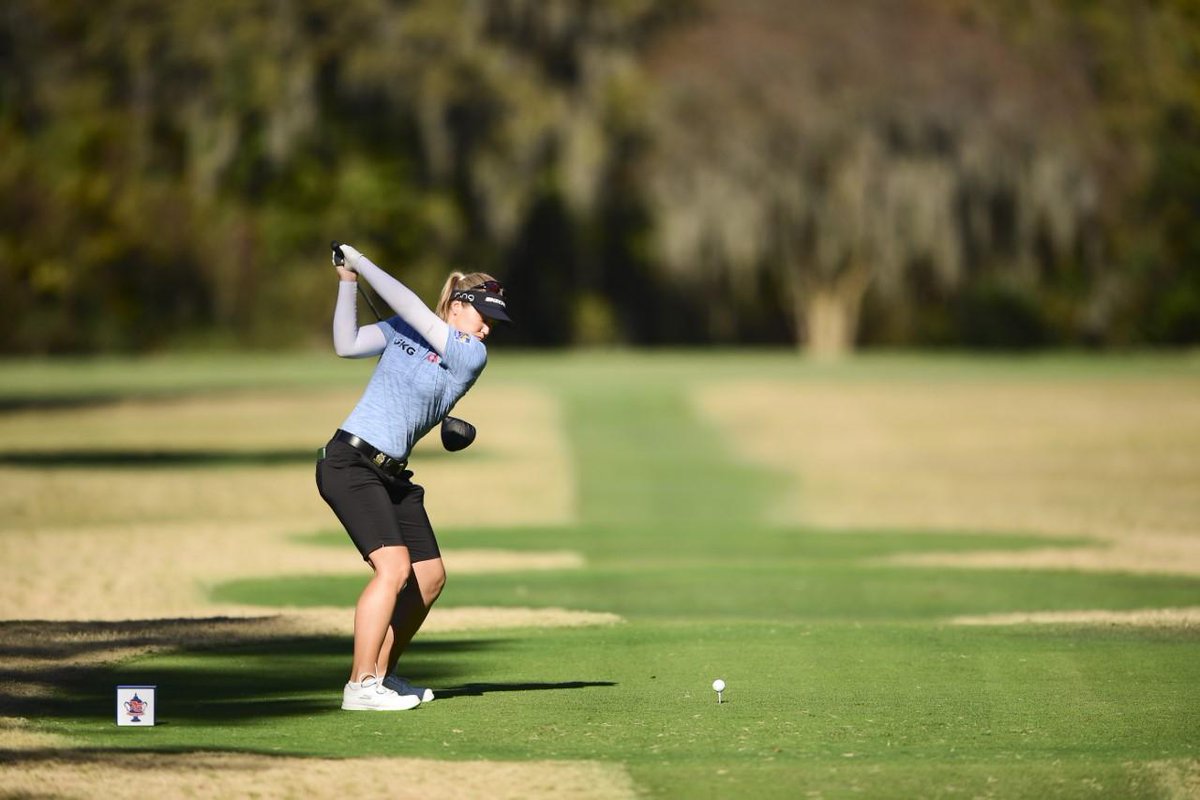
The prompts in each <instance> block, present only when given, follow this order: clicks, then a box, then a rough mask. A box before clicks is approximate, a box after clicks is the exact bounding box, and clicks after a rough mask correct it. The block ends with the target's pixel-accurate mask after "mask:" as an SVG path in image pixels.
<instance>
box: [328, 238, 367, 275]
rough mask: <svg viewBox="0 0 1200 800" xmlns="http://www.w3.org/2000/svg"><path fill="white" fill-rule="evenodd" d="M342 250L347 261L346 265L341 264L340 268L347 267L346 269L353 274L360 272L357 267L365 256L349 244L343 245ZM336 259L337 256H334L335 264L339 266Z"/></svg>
mask: <svg viewBox="0 0 1200 800" xmlns="http://www.w3.org/2000/svg"><path fill="white" fill-rule="evenodd" d="M340 249H341V251H342V255H343V256H344V257H345V259H346V261H345V263H344V264H341V265H340V266H343V267H345V268H346V269H348V270H350V271H351V272H358V270H357V269H355V265H357V264H358V260H359V259H360V258H362V257H363V254H362V253H360V252H358V251H357V250H355V249H354V248H353V247H351V246H350V245H348V244H343V245H341V246H340ZM336 258H337V256H336V254H335V255H334V259H335V261H334V264H337V261H336Z"/></svg>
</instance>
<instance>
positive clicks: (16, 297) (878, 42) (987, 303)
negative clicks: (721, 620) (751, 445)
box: [0, 0, 1200, 354]
mask: <svg viewBox="0 0 1200 800" xmlns="http://www.w3.org/2000/svg"><path fill="white" fill-rule="evenodd" d="M1198 143H1200V6H1197V4H1196V3H1194V2H1192V0H1153V1H1152V0H1142V1H1141V2H1138V1H1136V0H1120V1H1119V2H1112V3H1087V2H1078V1H1077V0H1053V1H1052V2H1047V1H1046V0H1043V1H1042V2H1039V1H1038V0H999V1H997V0H907V1H906V2H888V1H887V0H862V1H861V2H856V3H851V4H835V3H827V2H819V1H818V0H807V1H805V0H610V1H609V2H603V1H602V0H493V1H492V2H487V1H486V0H410V1H409V2H381V0H338V2H334V1H333V0H204V2H198V1H196V2H193V1H190V0H180V1H179V2H165V3H164V2H160V1H159V0H102V1H100V2H96V1H95V0H9V1H8V2H6V3H4V4H3V6H2V7H0V351H2V352H6V353H10V354H11V353H59V352H100V351H146V350H153V349H160V348H163V347H168V346H212V345H230V346H233V345H249V346H256V347H258V346H291V345H297V344H307V343H311V342H317V341H323V340H324V338H325V337H326V336H327V325H328V318H329V314H330V310H331V303H332V299H333V296H334V286H333V281H334V275H333V273H332V270H331V269H329V267H328V261H327V255H326V252H327V245H328V241H329V240H330V239H331V238H344V239H345V240H347V241H350V242H352V243H353V244H355V245H356V246H358V247H359V248H360V249H362V250H363V251H364V252H366V253H368V254H369V255H371V256H372V257H373V258H375V259H376V260H377V261H378V262H379V263H380V264H381V265H383V266H385V267H387V268H388V269H390V270H392V271H393V272H395V273H396V274H397V275H398V276H400V277H402V278H403V279H404V280H406V281H407V282H409V283H410V285H412V286H413V287H414V288H415V289H417V290H418V291H419V292H421V293H422V294H423V295H425V296H426V297H432V296H433V295H434V293H435V292H436V289H437V287H438V286H440V283H441V281H442V280H443V278H444V276H445V273H446V272H447V271H449V270H450V269H453V268H462V267H469V268H472V269H476V268H478V269H485V270H488V271H492V272H494V273H496V274H497V275H499V276H500V277H502V278H503V279H504V280H505V282H506V284H507V285H508V287H509V289H510V294H511V304H512V307H513V309H514V312H515V314H516V316H517V318H518V320H519V323H518V324H517V325H516V326H513V327H512V328H511V329H510V330H508V331H506V332H505V334H504V337H505V338H506V339H507V340H509V341H517V342H524V343H528V344H534V345H564V344H579V343H582V344H590V343H613V342H619V343H629V344H677V343H691V344H702V343H771V342H774V343H782V342H795V343H798V344H801V345H804V346H807V347H808V348H810V349H812V350H814V351H817V352H823V353H836V352H840V351H842V350H845V349H847V348H849V347H853V346H855V345H862V344H866V345H871V344H897V345H917V346H929V345H966V346H976V347H1039V346H1057V345H1087V346H1128V345H1163V344H1172V345H1179V344H1194V343H1196V342H1200V229H1198V228H1197V225H1196V220H1197V219H1198V218H1200V144H1198Z"/></svg>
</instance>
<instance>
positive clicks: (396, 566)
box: [317, 245, 508, 711]
mask: <svg viewBox="0 0 1200 800" xmlns="http://www.w3.org/2000/svg"><path fill="white" fill-rule="evenodd" d="M340 251H341V252H340V255H341V257H342V258H339V257H338V255H339V254H338V253H337V252H336V251H335V256H334V265H335V266H337V270H338V275H339V276H340V278H341V282H340V284H339V285H338V297H337V306H336V308H335V310H334V315H333V346H334V350H335V351H336V352H337V354H338V355H339V356H342V357H344V358H362V357H365V356H380V359H379V364H378V366H376V367H375V372H374V373H373V374H372V375H371V380H370V382H369V383H368V384H367V388H366V390H365V391H364V392H363V395H362V398H361V399H360V400H359V401H358V405H356V406H355V407H354V410H353V411H351V412H350V416H349V417H347V418H346V421H345V422H344V423H342V427H341V428H339V429H338V431H337V432H336V433H335V434H334V435H333V438H332V439H330V440H329V444H328V445H326V447H325V454H324V456H323V457H322V458H321V460H320V461H318V462H317V488H318V490H319V491H320V492H321V497H322V498H324V499H325V502H326V503H328V504H329V506H330V508H332V509H333V512H334V513H335V514H336V515H337V517H338V519H339V520H340V521H341V523H342V525H343V526H345V528H346V531H347V533H349V534H350V538H351V539H352V540H354V544H355V546H356V547H357V548H358V551H359V552H360V553H361V554H362V557H363V559H364V560H366V562H367V563H368V564H370V565H371V568H372V569H373V570H374V571H375V575H374V577H372V578H371V580H370V582H368V583H367V586H366V588H365V589H363V591H362V594H361V595H360V596H359V598H358V604H357V605H356V606H355V609H354V663H353V665H352V667H351V670H350V680H349V682H348V683H347V684H346V688H345V691H344V692H343V695H342V708H344V709H347V710H350V711H368V710H377V711H402V710H405V709H409V708H414V707H416V706H418V705H420V704H421V702H422V701H425V702H429V701H430V700H432V699H433V692H431V691H430V690H429V689H426V688H423V687H419V686H413V685H412V684H410V683H409V682H408V681H407V680H406V679H404V678H401V677H399V676H397V675H396V674H394V670H395V666H396V661H397V659H399V658H400V654H401V653H403V652H404V648H405V647H407V646H408V643H409V642H410V641H412V638H413V635H414V634H415V633H416V632H417V630H418V629H419V628H420V627H421V623H423V622H424V621H425V616H426V615H427V614H428V613H429V609H430V607H431V606H432V605H433V603H434V601H435V600H437V598H438V595H439V594H440V593H441V591H442V586H443V585H444V584H445V582H446V571H445V568H444V567H443V566H442V558H441V552H440V551H439V550H438V543H437V539H436V538H435V537H434V535H433V528H432V526H431V525H430V524H429V517H428V515H426V513H425V490H424V489H423V488H422V487H421V486H418V485H417V484H415V483H413V482H412V481H411V478H412V472H410V471H409V470H408V469H407V466H408V455H409V453H410V452H411V450H412V447H413V445H414V444H415V443H416V442H417V440H418V439H420V438H421V437H422V436H424V435H425V434H426V433H428V432H429V431H430V430H431V429H433V427H434V426H436V425H438V423H440V422H441V421H442V420H443V419H444V418H445V417H446V415H447V414H449V413H450V410H451V409H452V408H454V404H455V403H456V402H458V400H459V398H461V397H462V396H463V395H464V394H466V393H467V390H468V389H470V388H471V385H472V384H474V383H475V380H476V378H478V377H479V374H480V373H481V372H483V368H484V366H485V365H486V364H487V348H486V347H484V344H483V342H484V340H485V339H487V336H488V333H489V331H490V329H491V321H492V320H504V321H507V320H508V314H507V313H506V305H505V301H504V289H503V288H502V287H501V286H500V284H499V283H497V282H496V281H495V280H494V279H493V278H492V277H491V276H490V275H486V274H483V273H478V272H477V273H471V274H468V275H464V274H462V273H459V272H456V273H453V274H452V275H451V276H450V277H449V278H448V279H447V281H446V285H445V286H444V287H443V289H442V295H441V299H440V300H439V301H438V305H437V312H436V313H435V312H433V311H430V310H429V309H428V308H426V307H425V305H424V303H422V302H421V300H420V299H419V298H418V297H417V296H416V295H415V294H413V292H412V291H410V290H409V289H408V288H407V287H405V286H404V284H402V283H400V282H399V281H397V280H396V279H395V278H393V277H391V276H390V275H388V274H387V273H386V272H384V271H383V270H381V269H380V268H379V267H377V266H375V264H373V263H371V261H370V259H368V258H366V257H365V256H363V254H362V253H360V252H358V251H357V250H355V249H354V248H353V247H350V246H349V245H341V246H340ZM343 259H344V263H339V262H340V261H342V260H343ZM359 277H362V278H365V279H366V281H367V283H369V284H370V285H371V288H373V289H374V290H375V291H376V293H378V294H379V296H380V297H382V298H383V299H384V300H385V301H386V302H387V303H388V305H390V306H391V307H392V308H393V309H395V311H396V316H394V317H391V318H390V319H387V320H384V321H382V322H379V323H378V324H375V325H370V326H367V327H365V328H360V327H358V322H357V308H356V296H355V290H356V288H357V287H356V285H355V281H357V280H358V278H359Z"/></svg>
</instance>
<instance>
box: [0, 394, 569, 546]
mask: <svg viewBox="0 0 1200 800" xmlns="http://www.w3.org/2000/svg"><path fill="white" fill-rule="evenodd" d="M480 393H481V396H480V397H478V398H476V397H475V396H474V395H468V396H467V398H465V399H464V400H463V402H462V403H461V404H460V406H459V408H457V409H456V410H455V413H456V414H457V415H460V416H463V417H465V418H467V419H470V420H471V421H472V422H473V423H474V424H475V425H476V426H477V427H478V429H479V438H478V439H477V441H476V443H475V444H474V445H473V446H472V449H470V450H467V451H464V452H463V453H461V454H454V455H449V454H444V453H442V452H440V448H441V445H440V443H439V441H438V434H437V431H434V432H433V433H431V434H430V436H428V437H426V439H425V440H424V441H422V442H421V443H420V444H419V445H418V446H417V450H416V452H415V454H414V457H413V467H414V470H415V471H416V476H415V478H414V480H416V481H418V482H419V483H421V484H422V485H424V486H425V487H426V489H427V490H428V494H427V505H428V508H429V513H430V516H431V517H432V518H433V520H434V521H435V523H436V524H438V525H441V526H446V525H449V526H455V525H472V526H480V525H495V526H509V525H561V524H570V523H571V522H573V521H574V520H575V515H576V501H575V496H574V481H573V477H572V462H571V459H570V453H569V451H568V448H567V445H566V442H565V439H564V437H563V435H562V430H561V418H560V411H559V409H558V406H557V404H556V403H555V402H554V400H553V399H552V398H550V397H549V396H547V395H546V394H544V393H541V392H538V391H536V390H533V389H528V388H524V387H516V386H499V387H494V388H493V387H488V388H487V389H486V393H485V390H483V389H481V390H480ZM356 397H357V395H356V393H353V392H351V393H347V392H332V393H331V392H321V393H313V394H303V395H299V396H296V395H295V394H294V393H290V394H284V393H272V394H242V395H229V396H226V395H218V396H213V397H188V398H182V399H169V400H155V401H151V400H139V401H130V402H126V403H119V404H116V405H110V406H100V407H96V408H90V409H54V410H31V411H24V412H19V413H13V414H5V415H0V438H2V439H3V441H4V442H5V443H6V452H7V453H8V454H9V455H10V456H11V455H17V456H19V455H21V454H28V455H35V456H36V455H38V454H42V457H45V456H46V454H53V453H54V452H70V453H83V454H88V453H91V454H109V455H111V456H114V461H115V460H117V458H119V457H120V456H121V455H122V454H130V455H133V456H137V455H138V454H143V453H147V452H151V453H168V454H173V453H178V454H181V455H182V456H185V457H187V456H189V455H191V456H195V455H203V454H216V455H218V456H219V455H221V454H235V455H236V454H253V453H266V454H268V455H269V454H273V453H289V452H300V453H304V452H311V453H312V456H313V460H314V461H315V459H316V451H317V448H318V447H320V446H321V445H322V444H324V443H325V441H326V440H327V439H328V438H329V434H331V433H332V432H333V430H334V429H335V428H336V427H337V426H338V425H339V424H340V423H341V422H342V420H343V419H344V418H345V417H346V415H347V413H349V411H350V408H351V407H352V406H353V404H354V401H355V400H356ZM464 487H469V494H470V496H471V498H472V502H471V503H463V502H462V501H461V498H462V497H463V495H464ZM481 504H485V505H486V507H487V508H488V516H487V518H486V519H481V518H480V516H479V513H478V509H479V507H480V505H481ZM280 516H285V517H288V518H297V517H304V518H307V519H308V520H309V522H308V524H307V527H312V526H313V525H328V524H329V523H330V521H331V520H332V515H331V514H330V513H329V510H328V508H326V507H325V505H324V503H322V502H321V499H320V497H319V496H318V495H317V493H316V489H315V487H314V484H313V464H312V462H299V463H296V462H283V463H282V464H280V465H279V466H256V465H239V464H237V463H230V464H229V465H226V466H221V467H212V466H188V465H186V464H183V465H170V466H169V468H164V467H162V466H157V467H156V466H137V465H136V461H134V462H132V465H120V466H114V465H108V466H93V467H89V468H83V467H79V466H70V465H55V464H53V463H48V464H45V465H42V466H37V467H25V466H13V465H9V466H4V467H0V532H3V531H27V530H30V529H36V528H45V527H56V528H62V527H66V526H71V525H80V524H83V525H93V526H94V525H102V524H107V523H114V524H121V523H137V524H145V523H159V522H161V523H172V522H179V521H190V520H206V521H212V522H218V523H220V522H225V521H229V522H234V521H239V522H251V521H258V520H274V519H278V518H279V517H280Z"/></svg>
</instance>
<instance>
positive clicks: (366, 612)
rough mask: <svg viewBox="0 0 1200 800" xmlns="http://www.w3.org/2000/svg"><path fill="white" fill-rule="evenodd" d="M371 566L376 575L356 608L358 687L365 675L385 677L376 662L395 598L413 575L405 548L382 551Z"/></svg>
mask: <svg viewBox="0 0 1200 800" xmlns="http://www.w3.org/2000/svg"><path fill="white" fill-rule="evenodd" d="M371 566H372V567H373V568H374V570H375V575H374V576H373V577H372V578H371V580H370V582H369V583H367V586H366V588H365V589H363V591H362V594H361V595H359V597H358V604H357V605H356V606H355V607H354V664H353V666H352V667H351V670H350V680H351V681H354V682H356V683H357V682H359V681H361V680H362V679H363V677H364V676H366V675H376V676H377V677H379V678H382V677H383V676H382V675H380V674H379V673H378V670H377V669H376V667H375V663H376V658H377V657H378V655H379V651H380V649H381V648H382V647H383V641H384V638H385V637H386V636H387V633H388V627H389V626H390V625H391V621H392V613H393V611H395V608H396V598H397V596H398V595H399V594H400V590H401V589H403V588H404V584H405V583H407V582H408V580H409V577H410V575H411V573H412V564H411V563H410V562H409V560H408V548H407V547H403V546H392V547H381V548H379V549H378V550H376V551H375V552H373V553H371Z"/></svg>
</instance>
